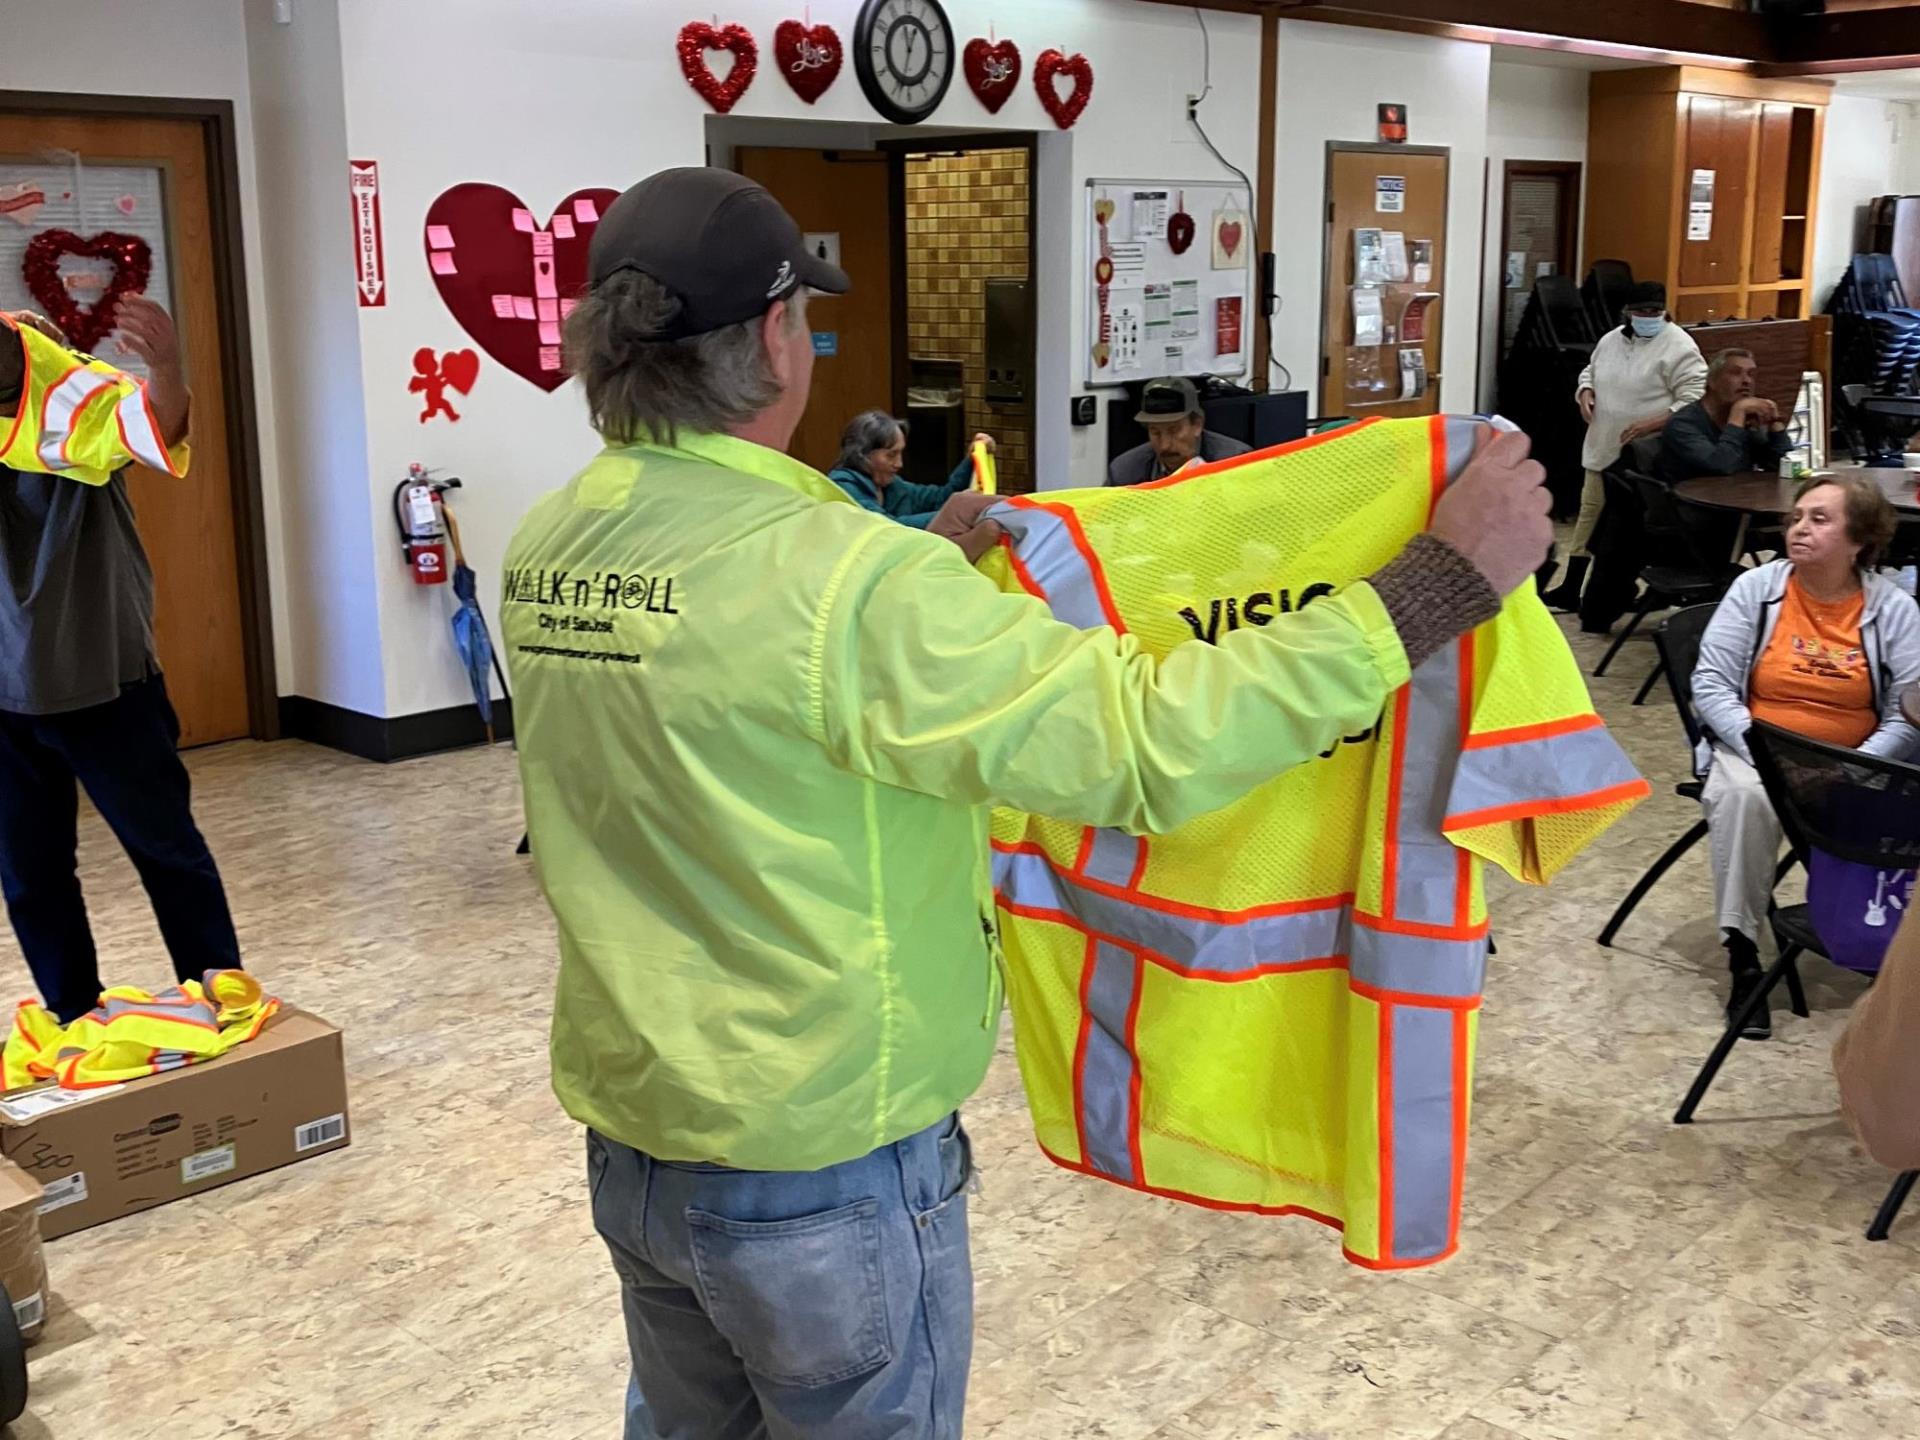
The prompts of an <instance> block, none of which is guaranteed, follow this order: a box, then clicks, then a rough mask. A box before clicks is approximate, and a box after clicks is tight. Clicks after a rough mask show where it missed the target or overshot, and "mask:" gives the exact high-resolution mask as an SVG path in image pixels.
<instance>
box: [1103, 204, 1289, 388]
mask: <svg viewBox="0 0 1920 1440" xmlns="http://www.w3.org/2000/svg"><path fill="white" fill-rule="evenodd" d="M1251 201H1252V197H1251V196H1250V195H1249V194H1248V193H1247V187H1246V186H1245V185H1242V184H1240V183H1239V182H1238V181H1234V180H1227V181H1220V180H1111V179H1108V180H1103V179H1092V180H1089V181H1087V202H1086V222H1085V223H1086V239H1087V244H1086V287H1087V297H1086V298H1087V335H1086V339H1085V342H1084V344H1083V345H1082V347H1081V353H1082V355H1083V357H1084V360H1085V365H1084V369H1085V373H1086V383H1087V384H1088V385H1124V384H1126V383H1127V382H1128V381H1134V380H1150V379H1152V378H1153V377H1155V376H1156V375H1191V376H1199V375H1222V376H1244V375H1246V374H1248V373H1249V372H1250V371H1251V369H1252V367H1253V335H1254V328H1253V327H1254V326H1255V324H1257V323H1258V321H1259V316H1258V314H1257V313H1256V311H1255V309H1254V299H1253V267H1254V250H1255V246H1254V240H1255V236H1254V231H1253V207H1252V203H1251ZM1180 216H1185V217H1187V220H1188V222H1190V224H1191V229H1192V238H1191V240H1190V241H1189V242H1188V243H1187V244H1186V246H1185V248H1184V249H1178V250H1177V249H1176V247H1177V243H1178V241H1179V239H1180V238H1181V235H1182V233H1183V232H1184V231H1185V230H1186V228H1187V226H1186V225H1184V224H1182V223H1181V221H1180V219H1179V218H1178V217H1180Z"/></svg>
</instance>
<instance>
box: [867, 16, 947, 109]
mask: <svg viewBox="0 0 1920 1440" xmlns="http://www.w3.org/2000/svg"><path fill="white" fill-rule="evenodd" d="M958 59H959V55H958V52H957V51H956V50H955V49H954V44H953V25H952V23H951V22H950V21H949V20H948V19H947V12H946V11H945V10H942V9H941V8H940V3H939V0H866V4H864V5H862V6H861V7H860V15H859V18H858V19H856V20H855V21H854V22H853V68H854V71H855V73H856V74H858V75H859V77H860V88H861V89H862V90H864V91H866V92H867V99H868V100H869V101H871V102H872V104H873V108H874V109H876V110H878V111H879V112H880V113H881V114H882V115H884V116H886V117H887V119H889V120H891V121H892V122H893V123H894V124H896V125H918V124H919V123H920V122H921V121H922V120H925V119H926V118H927V117H928V116H929V115H931V114H933V112H934V111H935V110H936V109H938V108H939V105H940V102H941V100H943V99H945V98H946V94H947V86H948V85H950V84H952V83H953V72H954V69H955V68H956V64H957V62H958Z"/></svg>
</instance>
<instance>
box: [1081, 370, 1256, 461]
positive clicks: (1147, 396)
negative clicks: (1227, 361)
mask: <svg viewBox="0 0 1920 1440" xmlns="http://www.w3.org/2000/svg"><path fill="white" fill-rule="evenodd" d="M1133 418H1134V419H1135V420H1137V421H1139V422H1140V424H1142V425H1144V426H1146V427H1147V443H1146V444H1144V445H1136V446H1134V447H1133V449H1131V450H1126V451H1122V452H1121V453H1120V454H1118V455H1116V456H1114V458H1113V463H1112V464H1111V465H1109V466H1107V484H1109V485H1143V484H1145V483H1146V482H1147V481H1149V480H1164V479H1165V478H1166V477H1167V476H1169V475H1171V474H1173V473H1174V472H1175V471H1176V470H1180V469H1183V468H1185V467H1186V466H1187V465H1188V464H1190V463H1191V462H1193V461H1195V460H1198V461H1199V462H1200V463H1201V464H1203V465H1205V464H1210V463H1211V462H1213V461H1215V460H1225V459H1228V458H1229V457H1231V456H1234V455H1244V454H1246V453H1247V449H1248V447H1247V446H1246V445H1245V444H1243V443H1242V442H1241V441H1238V440H1235V439H1233V438H1231V437H1230V436H1226V435H1216V434H1215V433H1214V432H1213V431H1211V430H1209V429H1207V417H1206V415H1205V413H1204V412H1203V411H1202V410H1201V409H1200V392H1199V390H1198V389H1197V388H1195V386H1194V383H1193V382H1192V381H1191V380H1186V379H1182V378H1180V377H1179V376H1172V377H1169V378H1168V379H1165V380H1149V381H1148V382H1147V388H1146V389H1145V391H1143V392H1142V393H1141V396H1140V411H1139V413H1138V414H1136V415H1135V416H1134V417H1133Z"/></svg>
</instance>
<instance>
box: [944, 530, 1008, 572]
mask: <svg viewBox="0 0 1920 1440" xmlns="http://www.w3.org/2000/svg"><path fill="white" fill-rule="evenodd" d="M1006 533H1007V532H1006V531H1004V530H1002V529H1001V528H1000V526H999V524H998V523H997V522H996V521H993V520H982V521H981V522H980V523H979V524H978V525H976V526H974V527H973V528H972V529H971V530H969V531H967V533H966V534H964V535H961V536H957V537H956V538H955V539H954V542H953V543H954V544H956V545H958V546H959V547H960V553H961V554H962V555H965V556H966V557H967V563H968V564H969V565H977V564H979V562H980V557H981V556H982V555H984V554H986V553H987V551H989V550H991V549H992V548H993V547H994V546H996V545H998V544H999V543H1000V537H1001V536H1002V535H1004V534H1006Z"/></svg>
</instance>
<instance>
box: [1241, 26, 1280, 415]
mask: <svg viewBox="0 0 1920 1440" xmlns="http://www.w3.org/2000/svg"><path fill="white" fill-rule="evenodd" d="M1279 110H1280V17H1279V16H1278V15H1276V14H1273V13H1272V12H1271V11H1269V12H1268V13H1267V14H1265V15H1262V16H1261V17H1260V149H1259V159H1258V160H1256V161H1255V162H1254V163H1255V164H1256V165H1258V166H1259V170H1258V172H1257V173H1258V175H1259V181H1258V183H1257V184H1256V185H1255V187H1254V194H1255V197H1256V198H1255V201H1254V215H1253V223H1254V224H1255V225H1256V226H1258V227H1259V230H1260V239H1261V241H1262V242H1263V245H1264V250H1262V249H1256V252H1255V254H1254V257H1253V310H1254V313H1253V314H1252V315H1251V316H1249V317H1248V321H1249V323H1250V324H1251V325H1252V326H1253V384H1252V388H1253V389H1255V390H1258V391H1260V392H1261V393H1262V394H1265V393H1266V392H1267V391H1268V390H1269V389H1271V388H1272V384H1273V322H1272V317H1271V316H1269V315H1267V314H1265V313H1263V312H1262V309H1261V307H1262V305H1264V304H1265V301H1266V294H1265V282H1264V276H1265V270H1266V267H1265V260H1264V256H1265V254H1269V253H1272V252H1273V251H1274V250H1276V249H1277V248H1278V247H1277V246H1275V244H1274V242H1273V168H1274V165H1275V164H1276V163H1277V153H1276V152H1277V148H1278V139H1277V131H1278V126H1279Z"/></svg>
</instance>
